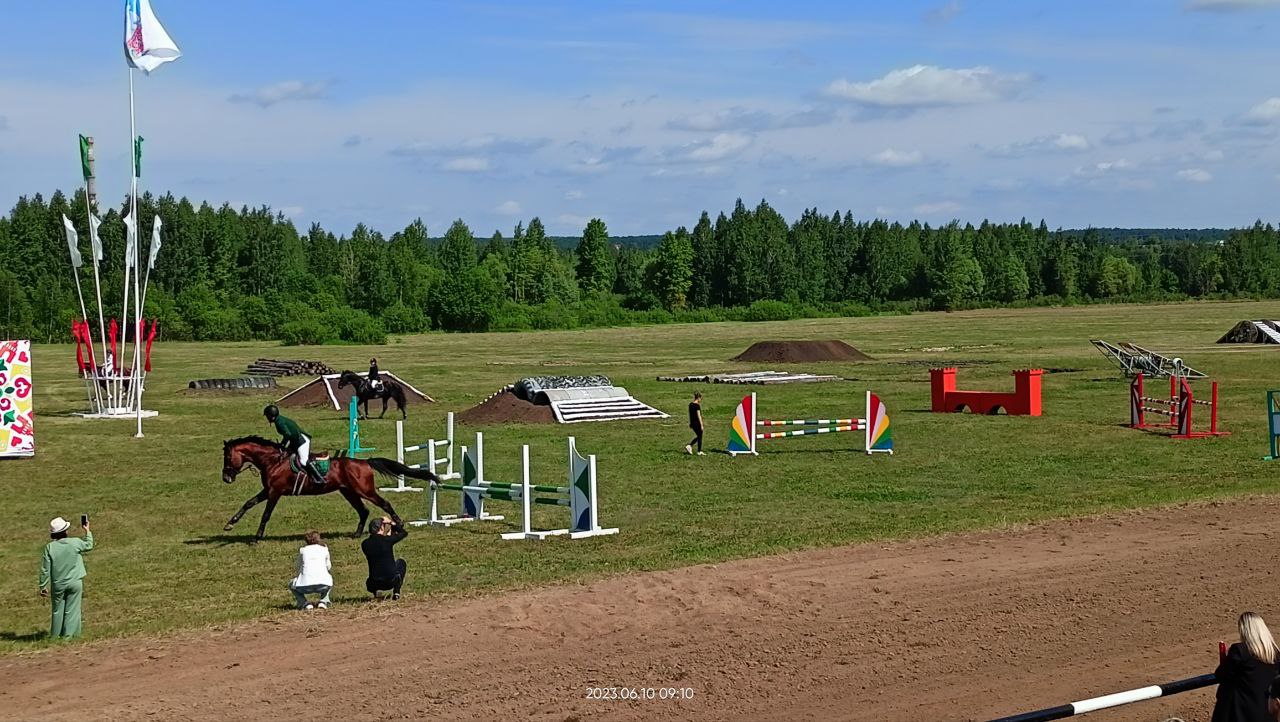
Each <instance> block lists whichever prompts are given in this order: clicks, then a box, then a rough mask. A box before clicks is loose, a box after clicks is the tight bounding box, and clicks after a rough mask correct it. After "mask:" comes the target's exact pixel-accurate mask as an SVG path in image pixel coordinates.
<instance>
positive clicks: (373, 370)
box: [366, 358, 382, 394]
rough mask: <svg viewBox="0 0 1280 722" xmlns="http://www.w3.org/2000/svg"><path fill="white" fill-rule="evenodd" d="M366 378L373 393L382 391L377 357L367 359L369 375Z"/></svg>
mask: <svg viewBox="0 0 1280 722" xmlns="http://www.w3.org/2000/svg"><path fill="white" fill-rule="evenodd" d="M366 378H367V379H368V381H369V388H371V389H373V390H374V392H375V393H379V394H380V393H382V374H380V373H378V359H376V358H371V359H369V375H368V376H367V377H366Z"/></svg>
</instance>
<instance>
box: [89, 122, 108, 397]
mask: <svg viewBox="0 0 1280 722" xmlns="http://www.w3.org/2000/svg"><path fill="white" fill-rule="evenodd" d="M82 160H83V161H84V165H85V168H83V170H87V171H88V172H89V175H88V176H86V177H85V179H84V209H85V216H87V220H88V222H89V253H90V255H92V256H93V293H94V296H95V297H96V298H97V301H98V338H99V340H101V342H102V361H103V363H106V360H107V322H106V320H104V319H103V314H102V281H101V280H100V278H99V275H98V256H99V255H100V253H99V251H100V249H101V248H102V239H100V238H98V229H97V227H96V224H95V223H94V222H93V220H94V218H93V200H94V194H93V193H92V192H91V190H90V189H91V184H90V183H89V179H90V178H92V177H93V138H91V137H88V136H86V137H85V157H84V158H83V159H82ZM85 321H86V322H87V321H88V319H87V318H86V319H85ZM89 348H90V350H92V349H93V344H90V345H89ZM92 366H93V382H94V384H95V385H97V383H98V374H99V364H97V363H94V364H92ZM103 391H104V393H106V394H107V395H108V399H107V403H108V404H109V403H111V400H110V393H111V387H110V385H109V384H108V385H106V386H103ZM102 411H103V408H102V405H101V403H99V405H98V412H99V413H101V412H102Z"/></svg>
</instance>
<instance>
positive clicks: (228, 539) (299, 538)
mask: <svg viewBox="0 0 1280 722" xmlns="http://www.w3.org/2000/svg"><path fill="white" fill-rule="evenodd" d="M320 535H321V536H322V537H323V538H325V539H355V538H357V537H359V536H363V534H359V535H357V534H352V533H351V532H349V531H347V532H335V531H322V532H320ZM256 540H257V536H256V535H254V534H253V533H252V532H250V533H248V534H212V535H209V536H201V537H195V538H194V539H187V540H186V541H184V542H182V543H183V544H187V545H189V546H206V545H207V546H220V547H223V546H229V545H231V544H250V543H252V542H254V541H256ZM305 540H306V539H305V537H304V534H302V533H298V534H267V535H266V536H264V537H262V541H291V542H303V541H305Z"/></svg>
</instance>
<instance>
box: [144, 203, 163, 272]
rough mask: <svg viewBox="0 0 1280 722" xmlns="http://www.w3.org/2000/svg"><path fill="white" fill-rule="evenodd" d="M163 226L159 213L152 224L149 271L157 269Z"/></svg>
mask: <svg viewBox="0 0 1280 722" xmlns="http://www.w3.org/2000/svg"><path fill="white" fill-rule="evenodd" d="M163 225H164V224H163V223H161V222H160V214H159V213H157V214H156V217H155V219H154V220H153V221H152V222H151V260H149V261H147V270H148V271H149V270H151V269H153V268H155V267H156V255H157V254H159V253H160V228H161V226H163Z"/></svg>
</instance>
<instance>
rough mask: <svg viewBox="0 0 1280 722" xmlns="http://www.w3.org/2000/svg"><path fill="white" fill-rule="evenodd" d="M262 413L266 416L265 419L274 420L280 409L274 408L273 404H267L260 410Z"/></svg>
mask: <svg viewBox="0 0 1280 722" xmlns="http://www.w3.org/2000/svg"><path fill="white" fill-rule="evenodd" d="M262 415H263V416H265V417H267V421H275V420H276V417H277V416H279V415H280V409H278V408H276V405H275V404H267V408H265V409H263V410H262Z"/></svg>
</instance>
